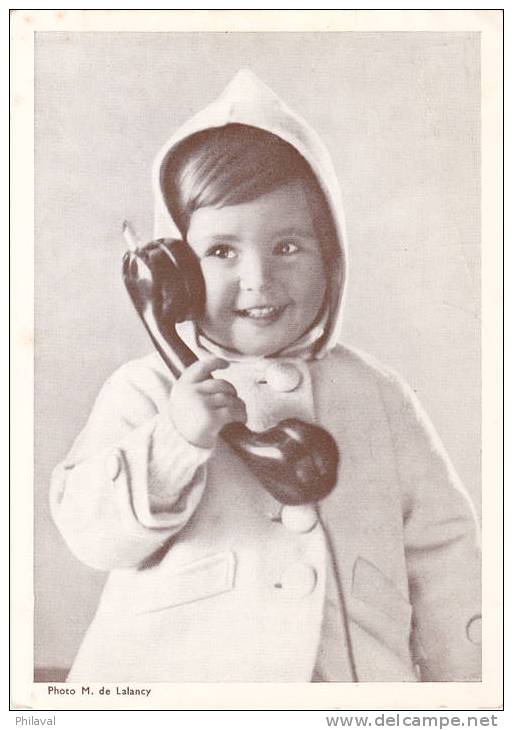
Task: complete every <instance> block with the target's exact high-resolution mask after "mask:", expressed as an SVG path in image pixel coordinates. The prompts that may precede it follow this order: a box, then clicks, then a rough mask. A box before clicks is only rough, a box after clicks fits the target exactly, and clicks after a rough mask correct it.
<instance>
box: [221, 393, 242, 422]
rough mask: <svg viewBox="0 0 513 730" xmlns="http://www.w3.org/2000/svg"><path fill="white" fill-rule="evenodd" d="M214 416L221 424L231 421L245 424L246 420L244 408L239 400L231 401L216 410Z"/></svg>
mask: <svg viewBox="0 0 513 730" xmlns="http://www.w3.org/2000/svg"><path fill="white" fill-rule="evenodd" d="M216 416H217V417H218V418H220V419H221V421H222V423H223V424H226V423H232V422H233V421H239V422H240V423H246V421H247V420H248V416H247V413H246V406H245V405H244V403H243V402H242V401H241V400H240V399H239V398H237V399H233V401H232V402H230V403H228V404H226V405H225V406H221V407H220V408H217V409H216Z"/></svg>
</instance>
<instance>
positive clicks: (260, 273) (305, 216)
mask: <svg viewBox="0 0 513 730" xmlns="http://www.w3.org/2000/svg"><path fill="white" fill-rule="evenodd" d="M187 240H188V243H189V244H190V246H191V247H192V248H193V250H194V251H195V253H196V255H197V256H198V258H199V260H200V264H201V269H202V271H203V276H204V278H205V284H206V291H207V303H206V310H205V314H204V316H203V318H202V319H201V320H200V323H199V324H200V326H201V327H202V329H203V331H204V332H205V334H206V335H207V336H209V337H210V338H211V339H212V340H214V341H215V342H217V343H218V344H220V345H223V346H224V347H227V348H229V349H233V350H237V351H238V352H241V353H243V354H246V355H271V354H272V353H274V352H278V351H279V350H281V349H283V348H284V347H286V346H287V345H290V344H292V343H293V342H295V341H296V340H297V339H298V338H299V337H301V335H302V334H304V333H305V332H306V331H307V330H308V329H309V328H310V326H311V325H312V324H313V323H314V321H315V319H316V318H317V316H318V314H319V312H320V310H321V307H322V304H323V301H324V295H325V291H326V275H325V270H324V263H323V260H322V256H321V250H320V245H319V242H318V239H317V234H316V231H315V228H314V223H313V214H312V211H311V206H310V199H309V195H308V193H307V190H306V188H305V186H304V185H303V184H302V183H300V182H295V183H290V184H288V185H284V186H283V187H280V188H277V189H276V190H273V191H272V192H270V193H266V194H265V195H262V196H260V197H259V198H256V199H255V200H252V201H250V202H247V203H240V204H239V205H229V206H224V207H219V208H215V207H204V208H198V209H197V210H195V211H194V212H193V214H192V216H191V220H190V224H189V229H188V232H187Z"/></svg>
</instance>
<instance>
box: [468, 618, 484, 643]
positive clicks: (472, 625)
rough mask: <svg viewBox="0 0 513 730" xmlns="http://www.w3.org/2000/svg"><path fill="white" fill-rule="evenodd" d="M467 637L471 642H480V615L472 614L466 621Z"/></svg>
mask: <svg viewBox="0 0 513 730" xmlns="http://www.w3.org/2000/svg"><path fill="white" fill-rule="evenodd" d="M467 639H468V640H469V641H471V642H472V643H473V644H480V643H481V616H474V617H473V618H471V619H470V621H469V622H468V624H467Z"/></svg>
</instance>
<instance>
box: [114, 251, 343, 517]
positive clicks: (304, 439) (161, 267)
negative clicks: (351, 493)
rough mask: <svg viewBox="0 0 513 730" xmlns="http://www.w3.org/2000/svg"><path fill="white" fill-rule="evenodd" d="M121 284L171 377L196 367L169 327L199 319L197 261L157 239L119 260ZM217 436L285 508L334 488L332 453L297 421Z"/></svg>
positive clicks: (235, 428)
mask: <svg viewBox="0 0 513 730" xmlns="http://www.w3.org/2000/svg"><path fill="white" fill-rule="evenodd" d="M123 279H124V282H125V286H126V288H127V290H128V293H129V295H130V297H131V299H132V302H133V304H134V306H135V309H136V311H137V313H138V314H139V317H140V318H141V320H142V321H143V323H144V326H145V327H146V329H147V331H148V333H149V335H150V337H151V339H152V341H153V344H154V345H155V347H156V348H157V350H158V352H159V353H160V355H161V357H162V359H163V360H164V362H165V363H166V365H167V366H168V368H169V370H170V371H171V373H172V375H173V376H174V377H175V378H177V379H178V378H179V377H180V375H181V373H182V372H183V371H184V369H185V368H186V367H188V366H189V365H191V364H192V363H193V362H195V361H196V360H197V358H196V356H195V354H194V353H193V352H192V351H191V350H190V349H189V348H188V347H187V345H186V344H185V343H184V342H183V340H182V339H181V338H180V337H179V336H178V334H177V332H176V329H175V325H176V324H177V323H178V322H183V321H185V320H187V319H195V318H197V317H199V316H201V313H202V311H203V308H204V305H205V283H204V280H203V275H202V273H201V268H200V264H199V261H198V259H197V258H196V255H195V254H194V252H193V251H192V249H191V248H190V247H189V246H188V245H187V243H185V242H184V241H180V240H174V239H169V238H160V239H158V240H156V241H151V242H150V243H148V244H146V245H144V246H134V247H133V248H132V247H131V250H129V251H127V252H126V253H125V255H124V257H123ZM221 436H222V437H223V439H224V440H225V441H226V442H227V443H228V444H229V446H230V447H231V448H232V449H233V450H234V451H235V452H236V453H237V454H238V455H239V456H240V457H241V458H242V459H243V461H244V462H245V464H246V465H247V466H248V467H249V469H250V470H251V471H252V472H253V473H254V474H255V475H256V477H257V478H258V479H259V480H260V482H261V483H262V484H263V485H264V487H266V489H267V490H268V491H269V492H270V493H271V494H272V495H273V497H274V498H275V499H277V500H278V501H279V502H281V503H282V504H285V505H299V504H305V503H307V502H314V501H317V500H320V499H322V498H323V497H325V496H326V495H328V494H329V493H330V492H331V490H332V489H333V487H334V486H335V484H336V480H337V469H338V449H337V445H336V443H335V441H334V439H333V437H332V436H331V435H330V434H329V433H328V431H326V430H325V429H323V428H320V427H319V426H316V425H314V424H311V423H306V422H304V421H301V420H299V419H297V418H287V419H286V420H283V421H280V423H278V425H277V426H275V427H274V428H271V429H269V430H268V431H264V432H261V433H256V432H253V431H250V429H249V428H247V427H246V426H245V425H244V424H242V423H230V424H228V425H227V426H225V427H224V428H223V430H222V431H221Z"/></svg>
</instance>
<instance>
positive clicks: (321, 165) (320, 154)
mask: <svg viewBox="0 0 513 730" xmlns="http://www.w3.org/2000/svg"><path fill="white" fill-rule="evenodd" d="M227 124H247V125H249V126H252V127H258V128H260V129H262V130H264V131H267V132H270V133H272V134H274V135H276V136H277V137H280V138H281V139H283V140H284V141H285V142H288V143H289V144H291V145H292V146H293V147H295V148H296V150H297V151H298V152H299V153H300V154H301V155H302V156H303V157H304V158H305V160H306V161H307V162H308V164H309V165H310V167H311V168H312V170H313V172H314V174H315V176H316V177H317V179H318V181H319V184H320V187H321V190H322V191H323V193H324V195H325V197H326V200H327V202H328V206H329V209H330V212H331V215H332V217H333V221H334V225H335V231H336V234H337V239H338V245H339V250H340V257H341V270H342V282H341V284H340V286H339V289H340V291H338V292H331V296H330V297H329V300H330V302H331V305H330V306H331V307H332V308H335V311H332V312H330V315H331V316H330V317H329V321H330V323H331V324H330V325H329V326H330V331H329V332H326V333H325V335H326V336H325V339H324V344H323V347H322V349H321V350H320V351H319V352H318V353H317V357H320V356H322V355H324V354H325V353H326V352H327V351H328V350H330V349H331V348H333V347H334V346H335V345H336V343H337V342H338V339H339V335H340V329H341V324H342V298H343V293H344V281H345V278H346V272H347V266H346V255H345V240H346V235H345V224H344V215H343V208H342V200H341V194H340V188H339V184H338V180H337V177H336V174H335V170H334V168H333V164H332V162H331V158H330V156H329V153H328V151H327V149H326V147H325V146H324V144H323V142H322V141H321V139H320V138H319V137H318V135H317V134H316V133H315V132H314V131H313V129H312V128H311V127H309V126H308V124H307V123H306V122H305V121H304V120H303V119H301V117H299V116H298V115H297V114H296V113H295V112H293V111H292V110H291V109H289V108H288V107H287V106H286V105H285V104H284V103H283V101H282V100H281V99H280V98H279V97H278V96H277V95H276V94H275V93H274V92H273V91H272V90H271V89H270V88H269V87H268V86H266V85H265V84H264V83H263V82H262V81H260V79H259V78H258V77H257V76H255V74H253V72H252V71H250V70H249V69H242V70H241V71H239V72H238V73H237V74H236V75H235V76H234V78H233V79H232V81H231V82H230V83H229V84H228V86H227V87H226V88H225V90H224V91H223V92H222V94H221V95H220V96H219V97H218V98H217V99H216V100H215V101H214V102H213V103H211V104H209V105H208V106H207V107H206V108H205V109H203V110H202V111H200V112H198V113H197V114H195V115H194V116H193V117H192V118H191V119H189V121H187V122H186V123H185V124H184V125H183V126H182V127H180V129H178V131H177V132H176V133H175V134H174V135H173V136H172V137H171V138H170V139H169V140H168V141H167V142H166V144H165V145H164V146H163V147H162V149H161V150H160V152H159V153H158V155H157V156H156V158H155V163H154V166H153V189H154V194H155V219H154V232H153V233H154V237H155V238H161V237H174V238H180V237H181V236H180V233H179V231H178V228H177V226H176V224H175V223H174V221H173V220H172V218H171V215H170V213H169V211H168V209H167V206H166V203H165V200H164V196H163V193H162V187H161V171H162V167H163V163H164V162H165V161H166V160H169V155H170V154H172V150H173V148H174V147H176V145H178V144H179V143H180V142H182V141H183V140H184V139H186V138H187V137H189V136H190V135H192V134H195V133H197V132H201V131H203V130H206V129H212V128H216V127H224V126H225V125H227Z"/></svg>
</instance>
